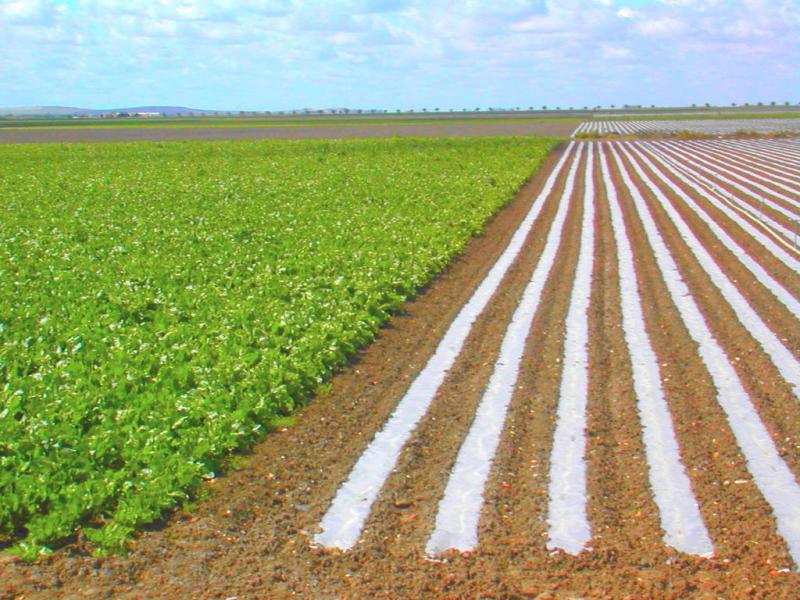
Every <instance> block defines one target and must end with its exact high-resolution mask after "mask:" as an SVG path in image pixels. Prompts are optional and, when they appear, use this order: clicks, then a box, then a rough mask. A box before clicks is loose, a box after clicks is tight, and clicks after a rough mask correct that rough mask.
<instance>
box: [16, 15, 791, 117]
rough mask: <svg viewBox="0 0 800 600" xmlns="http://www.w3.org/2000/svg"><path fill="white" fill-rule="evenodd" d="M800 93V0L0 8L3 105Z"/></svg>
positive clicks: (758, 97)
mask: <svg viewBox="0 0 800 600" xmlns="http://www.w3.org/2000/svg"><path fill="white" fill-rule="evenodd" d="M772 101H775V102H778V103H783V102H786V101H791V102H793V103H797V102H800V0H465V1H463V2H456V1H454V0H452V1H451V0H341V1H324V0H252V1H249V2H241V1H238V0H202V1H201V0H149V1H148V0H0V106H41V105H61V106H78V107H88V108H114V107H123V106H138V105H179V106H189V107H192V108H198V109H219V110H289V109H300V108H333V107H349V108H362V109H372V108H376V109H387V110H395V109H416V110H419V109H422V108H427V109H428V110H433V109H434V108H440V109H441V110H446V109H450V108H454V109H461V108H470V109H474V108H478V107H480V108H482V109H485V108H488V107H524V108H527V107H529V106H533V107H542V106H549V107H555V106H560V107H561V108H566V107H570V106H574V107H583V106H590V107H593V106H604V107H605V106H611V105H612V104H613V105H616V106H622V105H624V104H641V105H646V106H649V105H651V104H656V105H658V106H687V105H690V104H693V103H696V104H704V103H706V102H709V103H712V104H724V105H728V104H730V103H733V102H736V103H739V104H741V103H744V102H751V103H755V102H765V103H768V102H772Z"/></svg>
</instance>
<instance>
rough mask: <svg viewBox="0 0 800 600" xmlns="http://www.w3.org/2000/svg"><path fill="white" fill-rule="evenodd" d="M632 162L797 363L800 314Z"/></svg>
mask: <svg viewBox="0 0 800 600" xmlns="http://www.w3.org/2000/svg"><path fill="white" fill-rule="evenodd" d="M629 158H634V162H635V164H637V165H638V166H639V168H641V169H643V170H644V172H645V173H647V174H648V177H649V179H650V182H651V183H653V182H657V183H658V184H659V185H658V186H657V188H658V189H659V190H660V191H661V193H662V194H664V195H665V196H666V197H667V199H668V200H669V206H668V207H667V208H671V209H674V210H675V211H676V212H677V213H678V216H679V218H680V219H682V220H683V222H684V223H686V224H687V225H688V226H689V229H690V231H691V233H692V234H693V235H694V236H695V237H696V238H697V239H698V240H699V241H700V243H701V246H702V247H703V248H704V249H705V250H706V251H708V252H709V254H710V255H711V257H712V259H713V261H714V264H715V265H716V266H717V267H719V268H720V269H721V271H722V272H723V273H724V274H725V275H726V276H727V278H728V279H729V280H730V282H731V283H733V284H734V286H735V288H736V291H737V292H738V293H739V294H741V295H742V296H743V297H745V299H746V301H747V303H748V305H749V306H750V307H752V308H753V309H754V311H755V312H757V313H758V316H759V318H761V319H763V320H764V322H765V323H766V324H767V325H768V326H769V328H770V330H771V331H772V333H773V334H774V335H775V336H776V337H777V338H778V341H780V342H781V343H782V344H783V345H784V346H785V347H786V348H787V349H788V350H789V351H791V352H792V353H793V356H794V357H795V360H796V359H797V357H800V322H799V321H798V319H800V313H797V314H793V313H792V312H790V311H789V309H788V307H787V306H786V305H784V304H782V303H781V302H780V301H779V300H778V299H777V298H776V297H775V295H773V293H772V292H771V291H770V290H769V289H767V288H766V287H765V286H764V285H763V284H762V283H760V282H759V281H758V279H757V278H756V277H755V276H754V275H753V273H752V272H751V271H750V270H749V269H747V267H745V265H744V264H743V262H742V261H740V260H739V259H738V258H737V257H736V256H735V255H734V254H733V253H732V252H731V251H730V250H729V249H728V248H726V247H725V246H724V245H723V243H722V242H721V241H720V240H719V238H717V237H716V236H715V235H714V234H713V232H712V231H711V230H710V229H709V227H708V224H707V223H706V222H705V221H703V220H702V219H700V217H699V216H698V215H697V214H696V213H695V212H694V211H692V210H690V209H689V208H687V207H686V205H685V204H684V202H683V201H682V200H680V199H679V198H677V197H676V196H675V194H674V191H673V190H672V189H671V188H670V187H668V186H666V185H664V183H663V181H661V180H660V179H659V178H658V177H657V176H656V175H655V174H654V172H653V170H652V169H650V168H649V167H648V165H647V164H646V162H645V161H642V160H641V157H638V159H637V157H636V155H635V154H632V155H630V156H629ZM659 204H660V200H659ZM775 283H776V284H777V283H778V282H775Z"/></svg>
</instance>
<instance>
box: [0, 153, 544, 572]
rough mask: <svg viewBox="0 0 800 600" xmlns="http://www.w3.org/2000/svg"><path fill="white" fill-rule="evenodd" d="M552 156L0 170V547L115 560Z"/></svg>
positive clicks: (196, 156)
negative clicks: (82, 543) (57, 549)
mask: <svg viewBox="0 0 800 600" xmlns="http://www.w3.org/2000/svg"><path fill="white" fill-rule="evenodd" d="M555 143H556V140H554V139H548V138H539V139H535V140H534V139H521V138H519V139H486V140H457V141H448V140H439V141H437V140H378V141H339V142H267V143H264V142H235V143H234V142H231V143H215V144H187V143H171V144H128V145H120V144H115V145H96V146H69V145H62V146H55V145H47V146H45V145H40V146H5V147H2V148H0V165H2V166H1V167H0V223H2V226H0V238H2V244H0V394H1V395H0V465H2V469H0V539H2V540H4V541H5V544H6V545H8V544H15V549H16V551H17V552H19V553H21V554H23V555H25V556H35V555H36V554H37V553H39V552H41V551H44V550H46V548H47V547H48V546H53V545H58V544H60V543H63V542H64V541H66V540H69V539H74V536H75V534H76V532H80V536H81V538H82V539H86V540H90V541H92V542H93V543H94V544H97V545H98V546H99V548H100V550H101V551H102V550H119V549H121V548H122V547H123V546H124V544H125V542H126V540H127V539H128V537H129V535H130V534H131V532H133V531H134V529H136V528H138V527H140V526H142V525H143V524H146V523H149V522H152V521H154V520H155V519H157V518H158V517H160V515H161V514H162V512H163V511H164V509H167V508H171V507H174V506H176V505H177V504H179V503H182V502H184V501H186V500H187V499H188V498H190V497H191V494H192V491H193V490H195V489H196V488H197V486H198V484H199V483H200V482H202V481H203V480H210V479H213V478H214V477H215V473H216V472H218V471H219V470H220V468H222V466H223V460H224V457H225V456H226V455H228V454H229V453H230V452H231V451H233V450H235V449H239V448H244V447H247V446H249V445H251V444H252V443H253V442H255V441H256V440H258V439H260V438H262V437H263V434H264V433H265V432H266V431H267V430H269V429H271V428H274V427H275V426H276V423H278V424H279V423H280V418H281V417H284V416H288V415H290V414H291V413H292V412H293V411H294V410H295V409H296V408H297V407H298V406H299V405H301V404H302V403H303V402H304V401H305V400H306V399H308V398H309V396H310V395H312V394H313V393H315V392H316V391H318V390H320V389H323V388H322V387H321V386H323V385H324V383H325V382H326V381H327V380H328V379H329V377H330V376H331V374H332V373H333V372H334V371H335V370H336V369H338V368H340V367H341V366H343V365H344V364H346V363H347V361H348V359H349V358H350V357H352V356H353V355H354V354H355V353H356V351H357V350H358V349H359V348H361V347H362V346H364V345H365V344H366V343H367V342H369V341H370V340H372V339H373V337H374V336H375V334H376V332H377V330H378V328H379V327H380V326H381V324H382V323H383V322H384V321H385V320H386V319H387V318H388V317H389V315H391V314H392V313H393V312H395V311H397V310H399V309H400V308H401V306H402V305H403V302H404V301H405V300H406V299H408V298H410V297H413V296H414V295H415V293H416V291H417V290H418V289H420V288H421V287H423V286H425V285H426V284H428V283H429V282H430V281H431V279H432V278H433V277H434V276H435V275H436V274H437V273H439V272H440V271H441V270H442V269H443V268H444V267H445V265H447V264H448V262H449V261H450V260H451V259H452V257H453V256H454V255H456V254H458V253H459V252H461V251H462V249H463V247H464V245H465V244H466V242H467V240H468V239H469V238H470V237H471V236H473V235H474V234H476V233H478V232H480V231H481V229H482V227H483V225H484V223H485V222H486V221H487V219H488V218H489V217H490V216H491V215H492V214H493V213H494V212H496V211H497V209H498V208H500V207H501V206H503V205H504V204H505V203H506V202H508V201H509V199H511V198H512V197H513V196H514V194H515V192H516V191H517V190H518V189H519V188H520V186H521V185H522V184H523V183H524V182H525V180H526V179H528V178H529V177H530V175H531V173H533V172H535V171H536V169H537V168H538V167H539V165H540V164H541V163H542V161H543V160H544V158H545V157H546V155H547V153H548V152H549V150H550V149H551V148H552V147H553V145H554V144H555Z"/></svg>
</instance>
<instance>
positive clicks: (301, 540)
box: [0, 137, 800, 598]
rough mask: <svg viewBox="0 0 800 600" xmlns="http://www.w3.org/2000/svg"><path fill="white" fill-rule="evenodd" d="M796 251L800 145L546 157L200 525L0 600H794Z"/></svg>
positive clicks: (692, 146)
mask: <svg viewBox="0 0 800 600" xmlns="http://www.w3.org/2000/svg"><path fill="white" fill-rule="evenodd" d="M394 143H401V142H394ZM430 143H432V144H433V143H434V142H430ZM437 143H444V144H456V142H437ZM458 143H461V144H465V145H464V146H463V147H459V146H457V145H456V146H453V148H454V150H453V152H454V155H453V156H460V155H462V154H464V155H465V156H470V154H468V153H467V152H466V149H467V148H470V146H469V145H468V143H467V142H458ZM470 143H475V142H470ZM485 143H488V142H485ZM492 143H495V144H498V146H497V148H498V150H494V152H495V154H497V155H499V154H501V152H500V151H499V148H502V147H503V146H502V144H504V143H505V144H511V142H509V141H503V142H500V141H498V142H492ZM527 143H528V144H531V143H532V142H527ZM514 144H520V146H514V147H515V148H516V147H518V148H519V149H520V151H521V152H522V156H526V152H527V156H532V153H533V150H532V149H531V146H527V150H525V148H526V146H525V144H526V142H524V141H522V140H516V141H515V142H513V144H512V145H514ZM459 148H460V150H459ZM533 148H539V149H541V150H543V148H542V147H541V146H534V147H533ZM59 151H61V152H65V150H64V147H62V148H61V149H60V150H59ZM84 151H85V150H84ZM509 155H511V156H515V154H514V153H509ZM536 156H537V157H540V156H541V154H536ZM492 158H493V159H494V158H497V160H498V162H496V163H493V164H492V165H491V166H489V165H484V163H483V162H481V161H480V160H478V159H475V161H474V163H473V164H472V165H471V166H470V167H469V168H475V165H483V166H485V168H487V169H492V170H496V169H500V168H501V166H503V165H505V167H506V168H508V167H509V166H510V165H509V163H508V156H506V157H505V158H502V159H501V158H500V157H499V156H497V157H492ZM484 159H487V157H486V156H484ZM452 160H455V158H453V159H452ZM539 160H541V159H540V158H537V160H536V161H533V162H534V163H536V164H538V161H539ZM522 162H523V163H524V161H522ZM355 164H358V163H355ZM437 164H438V163H437ZM397 166H398V165H397V161H396V162H395V163H394V164H392V167H393V168H397ZM466 166H467V165H466V164H465V167H466ZM528 166H529V167H530V166H531V165H528ZM534 166H535V165H534ZM523 167H524V165H523V164H520V168H521V169H522V170H523V171H524V169H523ZM451 168H452V167H447V168H445V166H444V160H443V161H442V169H443V170H448V169H451ZM489 172H493V171H485V172H484V175H483V178H482V179H481V178H480V177H479V179H478V182H477V183H476V184H475V185H477V187H478V189H483V187H482V185H483V186H485V185H486V184H485V182H486V178H487V177H492V178H494V179H495V180H496V179H497V177H498V176H497V175H491V176H488V175H487V173H489ZM468 173H469V171H467V170H462V171H459V175H458V176H459V177H461V176H466V175H467V174H468ZM410 174H411V172H409V173H407V175H410ZM417 177H418V176H417ZM523 179H524V174H521V175H519V177H516V178H515V179H514V178H511V179H509V183H508V190H513V189H514V188H515V186H519V182H520V181H522V180H523ZM187 181H188V179H187ZM480 181H483V182H484V183H483V184H482V185H481V183H480ZM512 183H513V185H512ZM31 185H32V184H31ZM170 185H171V184H170ZM414 185H417V186H418V187H417V188H413V187H412V188H410V189H419V190H425V189H426V188H429V187H431V186H430V184H429V183H425V184H424V185H422V183H418V182H417V181H416V180H415V182H414ZM212 187H213V186H212ZM491 187H492V188H494V187H496V186H491ZM252 189H256V188H252ZM150 193H151V194H152V193H153V192H152V190H151V192H150ZM239 197H240V198H243V197H245V196H244V194H242V195H240V196H239ZM137 198H138V197H137ZM500 203H502V200H498V204H500ZM104 206H105V205H104ZM148 206H152V204H148ZM403 206H404V205H403ZM17 212H19V211H17ZM488 212H489V211H487V213H486V214H488ZM380 214H382V215H384V217H385V216H386V215H387V214H392V215H394V214H395V212H394V211H392V212H391V213H388V212H387V211H385V210H383V211H381V213H380ZM437 214H438V212H437ZM457 214H460V213H459V209H458V208H453V212H451V213H450V216H448V217H443V222H445V223H446V222H447V221H448V219H452V218H454V217H453V215H457ZM326 218H327V217H326ZM401 222H402V221H401ZM220 225H221V224H216V226H217V227H219V226H220ZM387 226H388V225H387ZM397 226H398V225H397V224H392V225H391V227H392V228H394V227H397ZM44 231H52V229H45V230H44ZM59 231H60V230H59ZM171 231H174V228H173V227H169V228H167V232H171ZM181 231H183V229H182V228H181ZM389 231H391V229H386V230H381V235H388V232H389ZM409 231H415V229H414V227H409V228H407V230H406V231H405V232H404V234H403V236H406V237H407V236H408V235H409V233H408V232H409ZM798 234H800V140H798V139H797V138H791V137H790V138H771V139H764V138H762V139H734V138H730V139H713V140H705V139H704V140H638V141H603V142H590V141H573V142H571V143H569V145H565V146H561V147H559V148H558V149H556V150H555V151H554V152H553V153H552V154H551V156H550V157H548V158H547V159H546V162H545V163H544V168H542V169H541V170H540V171H539V173H538V174H537V175H536V177H535V178H534V179H533V180H532V181H531V182H529V183H528V184H527V185H526V186H525V187H524V188H523V189H522V191H521V192H520V193H519V194H517V195H516V197H515V198H514V200H513V201H512V202H511V203H509V204H508V206H507V208H506V209H504V210H503V211H500V212H499V213H498V214H497V215H496V217H495V218H494V219H493V220H492V221H491V223H490V224H489V225H488V226H487V227H486V229H485V231H484V233H483V235H481V236H479V237H477V238H474V239H472V240H471V241H470V242H469V243H468V244H467V245H466V246H463V239H464V238H461V239H462V241H461V244H462V245H461V246H459V248H462V247H463V248H464V252H463V254H462V256H461V258H460V259H459V260H456V261H455V262H453V263H452V264H450V266H449V267H448V268H447V270H446V271H445V272H444V273H443V274H442V275H441V276H440V277H438V278H437V279H436V280H435V281H434V282H433V283H431V285H430V286H429V287H428V288H426V290H425V292H424V293H423V294H420V295H419V296H418V297H417V298H416V299H415V300H414V301H413V302H409V303H406V304H405V305H404V311H403V312H402V314H396V315H394V316H393V317H392V318H391V319H390V320H389V322H388V326H387V327H385V328H384V329H382V330H381V332H380V335H378V336H377V339H375V341H374V342H373V343H372V344H371V345H370V346H369V348H367V349H366V350H365V351H364V352H363V353H362V354H361V355H360V356H359V360H358V361H357V362H355V363H353V364H352V365H350V366H349V367H347V368H345V369H343V371H342V372H341V374H340V375H339V376H337V377H335V378H334V379H333V380H332V382H331V385H330V388H329V389H326V393H325V394H322V395H320V396H319V397H317V398H316V399H315V401H314V402H313V403H311V404H310V405H308V406H307V407H304V408H303V409H302V410H301V412H300V415H299V416H298V418H297V424H296V425H294V426H291V425H287V426H286V427H281V428H280V429H279V430H278V431H277V432H276V433H274V434H273V435H270V436H267V438H266V439H265V440H264V441H263V442H262V443H261V444H259V445H258V446H257V447H255V448H254V449H253V452H254V454H253V456H252V458H251V459H250V460H248V462H247V464H246V465H241V466H240V468H238V469H236V470H234V472H232V473H230V474H229V475H228V476H226V477H224V478H220V479H219V480H215V481H214V482H213V483H210V482H209V483H208V484H206V486H205V488H210V491H209V496H208V498H206V500H205V501H204V502H203V503H202V504H201V505H198V507H196V510H194V511H192V512H191V513H189V512H187V513H179V514H177V515H176V516H175V518H174V519H173V520H172V521H171V522H170V523H169V524H168V525H167V526H166V527H165V528H164V529H163V530H160V531H153V532H149V533H147V534H145V535H142V536H141V537H140V538H139V539H138V540H137V542H136V547H135V551H134V552H133V553H132V554H131V555H130V556H128V557H111V558H108V559H105V560H103V561H99V560H98V559H96V558H93V557H91V556H89V555H88V551H87V550H86V548H85V547H84V546H83V545H82V543H81V541H80V540H79V541H78V542H77V543H75V544H72V545H71V546H70V548H72V554H71V555H68V554H66V553H56V555H55V556H54V557H53V560H52V561H51V562H50V563H48V565H47V567H46V568H41V567H37V566H28V565H25V564H23V563H21V562H14V563H10V564H8V565H6V566H7V570H6V572H7V573H8V578H7V581H11V582H13V583H12V584H11V587H9V589H10V590H11V592H13V593H24V592H26V591H28V590H30V589H37V590H42V589H45V590H47V589H55V588H54V587H53V583H52V581H53V580H55V581H56V582H58V585H57V586H56V587H58V589H59V590H60V593H64V594H67V595H68V594H78V593H82V592H83V593H85V592H86V591H87V590H89V591H93V592H95V593H97V594H100V593H107V594H111V595H114V594H116V595H125V594H127V595H129V596H131V597H135V596H136V595H142V596H148V595H158V594H159V593H163V592H160V590H164V589H168V590H170V592H171V593H172V594H174V595H178V596H182V595H186V596H188V595H191V593H192V591H196V590H197V589H203V590H204V593H205V594H206V595H208V596H211V597H231V596H238V597H259V596H277V597H281V596H289V595H299V596H305V597H437V596H447V597H476V596H481V595H484V594H485V595H489V594H492V595H494V596H496V597H537V596H541V597H624V596H632V597H646V598H661V597H664V598H674V597H692V596H707V597H743V596H747V595H751V596H756V597H770V598H771V597H792V596H793V595H795V594H796V590H797V589H798V586H800V574H799V573H798V567H800V411H799V410H798V401H800V237H799V236H798ZM36 239H38V240H41V239H44V236H43V235H38V236H36ZM393 239H395V240H397V244H398V246H399V245H400V240H404V237H397V238H393ZM414 239H416V237H412V238H411V239H410V240H408V242H409V243H411V241H413V240H414ZM435 239H437V237H436V235H431V236H429V237H428V244H430V243H431V241H430V240H435ZM423 246H424V244H423ZM426 247H427V246H426ZM182 249H183V250H184V251H185V246H182ZM60 251H63V250H62V249H60ZM411 252H412V253H413V252H419V250H418V249H417V250H414V251H411ZM396 254H397V252H393V253H392V254H391V256H395V255H396ZM158 262H159V263H163V264H169V261H165V260H163V259H162V260H160V261H158ZM412 262H413V261H412ZM398 267H399V265H398ZM149 268H152V266H150V267H149ZM405 268H407V267H406V266H404V267H402V268H401V269H400V270H399V271H397V272H398V273H402V272H403V270H402V269H405ZM193 272H194V271H193ZM51 278H52V277H51ZM123 289H124V288H123ZM251 293H255V292H254V291H253V292H251ZM41 318H42V317H41V315H40V313H35V314H34V315H33V316H32V317H31V319H32V321H33V322H35V321H36V320H37V319H41ZM62 318H63V317H62ZM204 318H205V316H204ZM54 320H55V321H56V322H58V319H54ZM98 322H99V320H98ZM112 322H114V321H112ZM233 322H234V323H237V322H238V321H233ZM107 335H109V336H113V335H114V334H113V333H110V334H107ZM110 339H113V338H112V337H110ZM250 339H252V338H250ZM245 346H246V344H245ZM260 365H261V363H256V366H255V369H256V370H258V369H259V368H260ZM241 371H242V372H243V373H245V374H247V373H249V368H243V369H242V370H241ZM245 376H248V375H245ZM250 381H254V380H249V382H250ZM249 382H248V385H251V383H249ZM312 383H314V382H312ZM237 389H238V390H239V391H240V392H241V391H243V390H244V388H243V387H239V388H237ZM179 402H181V404H182V405H185V404H186V403H185V402H184V401H183V399H181V400H179ZM203 410H205V411H208V410H209V407H208V406H205V407H203ZM206 424H207V422H206ZM199 430H200V431H204V430H203V429H202V427H200V428H199ZM193 433H194V432H193ZM201 473H202V471H201ZM103 518H105V517H104V516H103ZM87 526H88V527H89V531H91V530H92V529H91V527H93V526H94V523H88V524H87ZM98 531H103V530H102V529H100V530H98ZM1 567H2V564H0V568H1Z"/></svg>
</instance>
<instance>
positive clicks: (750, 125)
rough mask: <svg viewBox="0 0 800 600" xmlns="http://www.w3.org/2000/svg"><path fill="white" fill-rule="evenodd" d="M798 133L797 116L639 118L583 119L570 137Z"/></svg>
mask: <svg viewBox="0 0 800 600" xmlns="http://www.w3.org/2000/svg"><path fill="white" fill-rule="evenodd" d="M743 132H744V133H749V132H758V133H782V132H794V133H800V118H785V119H780V118H766V117H765V118H741V119H738V118H730V119H728V118H725V119H722V118H720V119H680V118H677V119H669V120H667V119H664V120H658V119H653V120H650V119H642V120H638V119H637V120H612V121H584V122H583V123H581V124H580V125H579V126H578V128H577V129H575V131H574V132H573V134H572V136H573V137H576V136H581V135H584V136H585V135H638V134H650V135H672V134H677V133H694V134H700V135H730V134H737V133H743Z"/></svg>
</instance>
